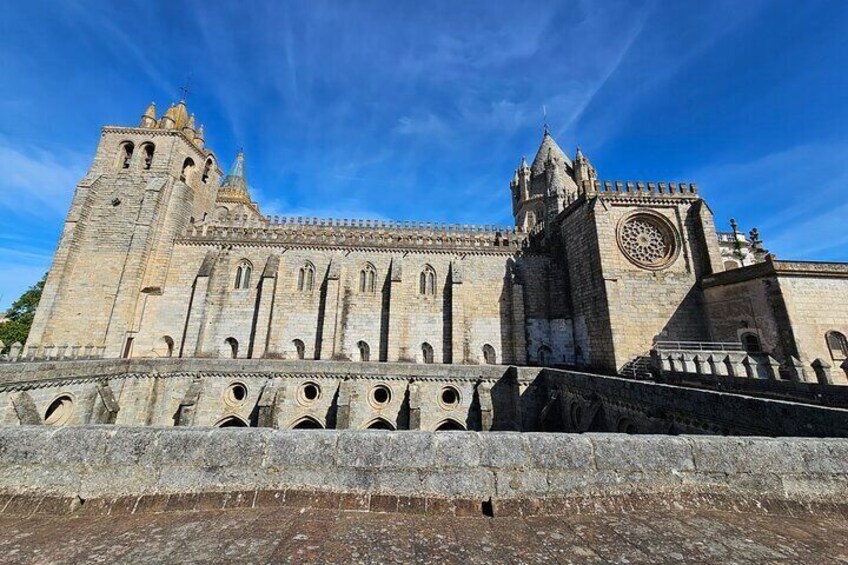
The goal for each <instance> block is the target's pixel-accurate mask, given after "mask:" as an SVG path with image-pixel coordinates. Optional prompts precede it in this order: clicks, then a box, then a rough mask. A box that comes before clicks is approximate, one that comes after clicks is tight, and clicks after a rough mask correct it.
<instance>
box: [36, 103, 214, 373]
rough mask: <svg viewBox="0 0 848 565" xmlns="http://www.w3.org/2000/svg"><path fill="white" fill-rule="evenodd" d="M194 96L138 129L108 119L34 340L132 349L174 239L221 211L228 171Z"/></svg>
mask: <svg viewBox="0 0 848 565" xmlns="http://www.w3.org/2000/svg"><path fill="white" fill-rule="evenodd" d="M203 137H204V134H203V126H201V127H200V128H199V129H195V120H194V116H193V115H190V114H189V113H188V111H187V108H186V104H185V101H180V102H178V103H177V104H172V105H171V106H170V107H169V108H168V110H167V111H166V112H165V114H164V115H163V116H162V117H161V118H158V119H157V117H156V106H155V104H153V103H151V104H150V106H149V107H148V108H147V110H146V111H145V112H144V113H143V114H142V117H141V121H140V123H139V125H138V126H136V127H133V126H111V125H110V126H105V127H103V129H102V130H101V135H100V142H99V144H98V147H97V151H96V152H95V155H94V161H93V163H92V165H91V168H90V169H89V171H88V173H87V174H86V175H85V177H84V178H83V179H82V180H81V181H80V182H79V184H78V185H77V187H76V191H75V193H74V197H73V201H72V203H71V209H70V211H69V212H68V216H67V218H66V219H65V224H64V228H63V231H62V235H61V238H60V240H59V246H58V249H57V251H56V254H55V256H54V260H53V265H52V266H51V268H50V272H49V274H48V277H47V282H46V284H45V287H44V291H43V294H42V299H41V303H40V304H39V307H38V311H37V312H36V316H35V320H34V321H33V326H32V330H31V332H30V336H29V340H28V342H27V347H28V349H30V348H32V347H36V348H51V347H52V348H67V347H70V348H74V347H81V348H86V347H88V346H94V348H95V350H96V351H97V354H98V355H103V356H105V357H113V358H114V357H120V356H128V355H129V354H130V353H131V351H132V347H133V340H134V335H135V332H136V331H137V330H138V327H139V324H140V320H141V318H142V317H143V312H144V305H145V303H146V296H147V295H149V294H156V293H161V292H162V287H163V281H164V276H165V273H166V271H167V268H168V264H169V262H170V257H171V250H172V248H173V241H174V238H175V237H176V236H177V235H178V234H179V233H180V232H182V231H183V230H184V229H185V228H186V227H187V226H188V225H189V223H190V222H191V221H193V220H194V219H201V218H203V217H204V216H205V215H207V214H210V213H212V212H213V211H214V208H215V200H216V198H217V192H218V184H219V180H220V177H221V171H220V169H219V167H218V162H217V159H216V157H215V155H214V154H213V153H212V152H211V151H209V150H208V149H206V148H205V147H204V139H203Z"/></svg>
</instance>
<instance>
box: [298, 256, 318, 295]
mask: <svg viewBox="0 0 848 565" xmlns="http://www.w3.org/2000/svg"><path fill="white" fill-rule="evenodd" d="M314 284H315V265H313V264H312V263H311V262H310V261H307V262H306V263H304V264H303V266H302V267H301V268H300V270H299V271H298V272H297V290H298V291H300V292H312V288H313V286H314Z"/></svg>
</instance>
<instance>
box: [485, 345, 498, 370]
mask: <svg viewBox="0 0 848 565" xmlns="http://www.w3.org/2000/svg"><path fill="white" fill-rule="evenodd" d="M483 361H484V362H485V363H486V365H494V364H495V363H497V361H496V359H495V348H494V347H492V346H491V345H489V344H488V343H487V344H486V345H484V346H483Z"/></svg>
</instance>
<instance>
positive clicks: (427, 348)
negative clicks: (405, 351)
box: [421, 341, 435, 365]
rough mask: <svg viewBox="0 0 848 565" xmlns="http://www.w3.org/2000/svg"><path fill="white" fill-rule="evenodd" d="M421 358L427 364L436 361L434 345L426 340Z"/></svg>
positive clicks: (422, 347)
mask: <svg viewBox="0 0 848 565" xmlns="http://www.w3.org/2000/svg"><path fill="white" fill-rule="evenodd" d="M421 360H422V361H423V362H424V363H425V364H426V365H432V364H433V363H434V361H435V354H434V352H433V346H432V345H430V344H429V343H427V342H426V341H425V342H424V343H422V344H421Z"/></svg>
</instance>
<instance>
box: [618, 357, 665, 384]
mask: <svg viewBox="0 0 848 565" xmlns="http://www.w3.org/2000/svg"><path fill="white" fill-rule="evenodd" d="M618 374H619V375H621V376H622V377H627V378H628V379H636V380H643V381H644V380H651V379H653V378H654V377H655V376H656V375H655V374H654V368H653V364H652V363H651V354H650V352H646V353H643V354H642V355H638V356H636V357H634V358H633V359H631V360H630V361H628V362H627V364H625V365H624V367H622V368H621V370H620V371H619V372H618Z"/></svg>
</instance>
